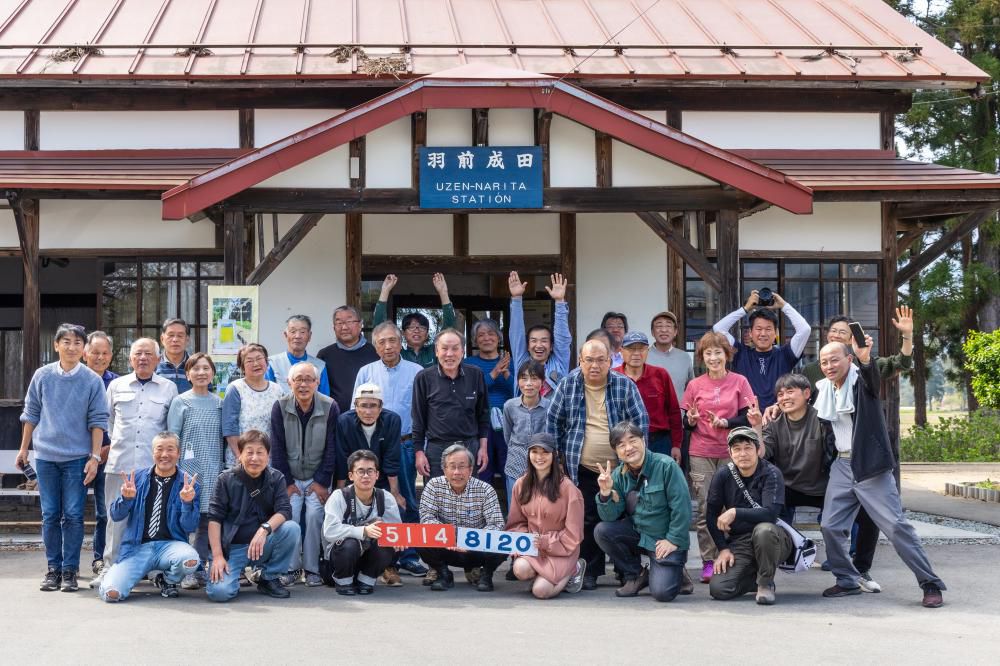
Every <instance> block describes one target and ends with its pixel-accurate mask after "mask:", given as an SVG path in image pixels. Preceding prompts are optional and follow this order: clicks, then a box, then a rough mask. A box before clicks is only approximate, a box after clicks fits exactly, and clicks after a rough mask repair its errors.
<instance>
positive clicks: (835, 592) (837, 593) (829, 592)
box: [823, 585, 861, 599]
mask: <svg viewBox="0 0 1000 666" xmlns="http://www.w3.org/2000/svg"><path fill="white" fill-rule="evenodd" d="M853 594H861V588H860V587H841V586H839V585H834V586H833V587H828V588H826V589H825V590H823V596H824V597H827V598H828V599H829V598H831V597H849V596H851V595H853Z"/></svg>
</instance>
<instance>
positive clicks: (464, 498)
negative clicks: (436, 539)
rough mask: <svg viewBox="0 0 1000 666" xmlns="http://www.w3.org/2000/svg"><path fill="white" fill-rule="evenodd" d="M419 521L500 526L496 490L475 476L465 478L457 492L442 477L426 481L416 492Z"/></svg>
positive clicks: (491, 527)
mask: <svg viewBox="0 0 1000 666" xmlns="http://www.w3.org/2000/svg"><path fill="white" fill-rule="evenodd" d="M420 522H421V523H432V524H437V523H445V524H448V525H454V526H455V527H474V528H477V529H487V530H502V529H503V527H504V520H503V514H502V513H501V512H500V502H499V501H498V500H497V491H495V490H493V486H491V485H489V484H488V483H486V482H485V481H480V480H479V479H477V478H476V477H472V478H470V479H469V483H468V485H466V486H465V491H463V492H462V494H460V495H459V494H456V493H455V491H454V490H452V489H451V484H449V483H448V479H447V478H446V477H444V476H436V477H434V478H433V479H431V480H430V481H428V482H427V485H425V486H424V491H423V493H422V494H421V495H420Z"/></svg>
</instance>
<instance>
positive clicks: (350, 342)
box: [316, 305, 378, 413]
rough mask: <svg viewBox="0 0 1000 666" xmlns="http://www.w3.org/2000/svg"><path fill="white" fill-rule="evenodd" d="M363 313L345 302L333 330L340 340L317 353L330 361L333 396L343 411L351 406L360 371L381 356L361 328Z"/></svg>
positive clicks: (327, 367)
mask: <svg viewBox="0 0 1000 666" xmlns="http://www.w3.org/2000/svg"><path fill="white" fill-rule="evenodd" d="M362 325H363V322H362V321H361V313H360V312H359V311H358V309H357V308H356V307H354V306H351V305H341V306H340V307H339V308H337V309H336V310H334V311H333V334H334V335H335V336H336V337H337V341H336V342H334V343H333V344H332V345H328V346H326V347H323V349H321V350H319V353H318V354H316V356H317V358H319V359H320V360H321V361H323V362H324V363H325V364H326V369H327V374H328V375H329V378H330V397H331V398H333V400H334V402H336V403H337V406H338V407H340V411H341V413H343V412H346V411H348V410H349V409H350V408H351V395H352V393H353V392H354V380H355V379H356V378H357V376H358V371H359V370H360V369H361V368H362V367H364V366H366V365H368V364H369V363H373V362H374V361H377V360H378V354H377V353H376V352H375V348H374V347H372V346H371V344H370V343H369V342H368V341H367V340H365V336H364V335H363V334H362V332H361V328H362Z"/></svg>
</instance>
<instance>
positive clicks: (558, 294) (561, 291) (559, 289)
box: [545, 273, 569, 303]
mask: <svg viewBox="0 0 1000 666" xmlns="http://www.w3.org/2000/svg"><path fill="white" fill-rule="evenodd" d="M549 280H550V281H551V282H552V286H551V287H549V286H548V285H546V286H545V291H547V292H549V296H551V297H552V300H553V301H555V302H557V303H559V302H561V301H565V300H566V285H568V284H569V282H567V281H566V278H564V277H563V275H562V273H553V274H552V275H550V276H549Z"/></svg>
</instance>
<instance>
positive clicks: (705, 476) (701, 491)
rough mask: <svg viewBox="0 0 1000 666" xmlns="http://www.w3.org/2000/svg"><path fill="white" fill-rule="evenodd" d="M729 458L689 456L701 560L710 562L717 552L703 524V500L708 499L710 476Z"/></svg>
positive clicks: (710, 483)
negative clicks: (696, 503) (695, 502)
mask: <svg viewBox="0 0 1000 666" xmlns="http://www.w3.org/2000/svg"><path fill="white" fill-rule="evenodd" d="M728 462H729V458H702V457H701V456H691V490H693V491H694V495H695V497H696V498H697V499H698V521H697V522H696V523H695V524H696V525H697V527H698V550H699V551H700V552H701V561H702V562H711V561H712V560H714V559H715V556H716V555H717V554H718V553H719V551H718V549H717V548H716V547H715V542H714V541H712V535H711V534H709V533H708V528H707V527H706V526H705V525H706V524H705V502H706V501H707V500H708V487H709V486H711V485H712V477H714V476H715V473H716V472H717V471H718V470H719V468H720V467H723V466H725V465H726V464H727V463H728Z"/></svg>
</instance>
